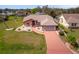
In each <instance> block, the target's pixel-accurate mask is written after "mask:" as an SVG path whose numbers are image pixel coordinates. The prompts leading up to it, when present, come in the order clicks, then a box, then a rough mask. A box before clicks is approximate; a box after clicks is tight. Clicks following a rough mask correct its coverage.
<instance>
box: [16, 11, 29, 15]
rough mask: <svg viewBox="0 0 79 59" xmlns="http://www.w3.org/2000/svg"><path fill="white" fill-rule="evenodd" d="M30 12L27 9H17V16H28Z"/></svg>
mask: <svg viewBox="0 0 79 59" xmlns="http://www.w3.org/2000/svg"><path fill="white" fill-rule="evenodd" d="M27 14H28V13H27V12H25V11H16V15H17V16H26V15H27Z"/></svg>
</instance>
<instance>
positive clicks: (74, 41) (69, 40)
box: [68, 34, 78, 47]
mask: <svg viewBox="0 0 79 59" xmlns="http://www.w3.org/2000/svg"><path fill="white" fill-rule="evenodd" d="M68 42H70V44H71V45H73V46H74V47H78V44H77V42H76V38H75V36H73V35H72V34H71V35H68Z"/></svg>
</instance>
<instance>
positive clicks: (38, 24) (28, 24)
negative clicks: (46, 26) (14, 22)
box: [24, 19, 40, 27]
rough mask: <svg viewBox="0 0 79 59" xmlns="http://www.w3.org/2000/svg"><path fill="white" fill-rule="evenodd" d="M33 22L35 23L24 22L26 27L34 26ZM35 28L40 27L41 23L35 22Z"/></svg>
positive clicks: (30, 21)
mask: <svg viewBox="0 0 79 59" xmlns="http://www.w3.org/2000/svg"><path fill="white" fill-rule="evenodd" d="M32 21H33V20H32V19H30V20H27V21H25V22H24V25H25V26H32ZM34 26H36V27H38V26H40V22H38V21H35V25H34Z"/></svg>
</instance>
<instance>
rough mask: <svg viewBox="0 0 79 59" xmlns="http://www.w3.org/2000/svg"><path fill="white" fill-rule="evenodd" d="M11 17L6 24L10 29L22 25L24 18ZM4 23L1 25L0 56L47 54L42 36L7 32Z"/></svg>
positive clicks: (30, 33)
mask: <svg viewBox="0 0 79 59" xmlns="http://www.w3.org/2000/svg"><path fill="white" fill-rule="evenodd" d="M15 17H16V16H10V17H9V20H8V21H6V24H7V25H8V27H9V28H17V27H19V26H21V25H22V20H23V19H22V17H18V18H16V19H15ZM5 29H6V26H5V25H4V23H0V54H45V53H46V49H47V48H46V41H45V37H44V35H42V34H37V33H35V32H16V31H14V30H10V31H6V30H5Z"/></svg>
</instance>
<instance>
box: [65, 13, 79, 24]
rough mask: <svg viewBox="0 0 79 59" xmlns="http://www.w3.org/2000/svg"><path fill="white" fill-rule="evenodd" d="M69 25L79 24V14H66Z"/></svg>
mask: <svg viewBox="0 0 79 59" xmlns="http://www.w3.org/2000/svg"><path fill="white" fill-rule="evenodd" d="M64 17H65V19H66V21H67V22H68V23H79V14H64Z"/></svg>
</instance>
